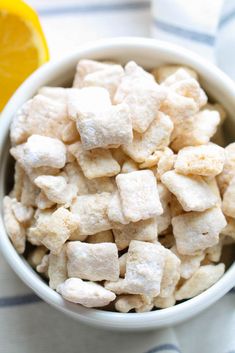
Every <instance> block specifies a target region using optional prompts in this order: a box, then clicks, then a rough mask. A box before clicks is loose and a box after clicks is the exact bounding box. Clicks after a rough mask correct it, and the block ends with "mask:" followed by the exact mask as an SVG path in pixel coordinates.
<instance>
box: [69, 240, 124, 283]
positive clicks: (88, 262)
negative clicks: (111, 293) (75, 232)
mask: <svg viewBox="0 0 235 353" xmlns="http://www.w3.org/2000/svg"><path fill="white" fill-rule="evenodd" d="M67 256H68V276H69V277H78V278H81V279H87V280H90V281H103V280H109V281H117V280H118V278H119V262H118V251H117V247H116V245H115V244H113V243H100V244H87V243H83V242H80V241H73V242H68V244H67Z"/></svg>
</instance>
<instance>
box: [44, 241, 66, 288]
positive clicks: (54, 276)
mask: <svg viewBox="0 0 235 353" xmlns="http://www.w3.org/2000/svg"><path fill="white" fill-rule="evenodd" d="M48 277H49V286H50V287H51V288H52V289H56V288H57V286H58V285H59V284H61V283H63V282H64V281H65V280H66V279H67V278H68V275H67V256H66V245H63V247H62V249H61V251H60V253H59V254H58V255H54V254H51V253H50V254H49V258H48Z"/></svg>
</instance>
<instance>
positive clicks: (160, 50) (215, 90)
mask: <svg viewBox="0 0 235 353" xmlns="http://www.w3.org/2000/svg"><path fill="white" fill-rule="evenodd" d="M81 58H90V59H97V60H102V59H111V60H115V61H119V62H121V63H125V62H127V61H128V60H135V61H136V62H137V63H138V64H140V65H142V66H144V67H145V68H146V69H150V68H153V67H156V66H158V65H162V64H166V63H177V64H186V65H189V66H191V67H192V68H193V69H195V70H196V71H197V72H198V73H199V75H200V79H201V83H202V85H203V87H204V88H205V90H206V91H207V93H208V94H209V96H210V97H211V98H213V99H215V100H216V101H218V102H221V103H222V104H223V105H224V107H225V108H226V110H227V111H228V113H229V114H230V118H229V121H228V124H227V127H228V128H227V132H228V133H227V136H228V138H230V139H231V138H232V137H235V116H233V115H232V114H233V113H234V112H235V85H234V83H233V82H232V81H231V80H230V79H229V78H228V77H227V76H226V75H225V74H224V73H222V72H221V71H220V70H219V69H218V68H216V67H215V66H213V65H212V64H210V63H208V62H207V61H205V60H203V59H202V58H201V57H199V56H197V55H196V54H194V53H192V52H190V51H187V50H185V49H184V48H181V47H178V46H175V45H171V44H169V43H165V42H160V41H156V40H152V39H144V38H118V39H110V40H105V41H104V40H103V41H99V42H96V43H95V44H91V45H89V46H85V47H82V48H80V49H78V50H77V51H76V52H75V53H72V54H69V55H67V56H66V57H65V58H63V59H62V60H60V61H57V62H50V63H48V64H46V65H44V66H43V67H42V68H40V69H39V70H37V71H36V72H35V73H34V74H33V75H31V76H30V77H29V78H28V79H27V80H26V82H25V83H24V84H23V85H22V86H21V87H20V88H19V89H18V90H17V92H16V93H15V94H14V96H13V97H12V99H11V100H10V101H9V103H8V104H7V106H6V108H5V109H4V111H3V112H2V115H1V119H0V167H1V168H0V207H1V218H0V234H1V236H0V248H1V251H2V253H3V255H4V256H5V258H6V260H7V261H8V263H9V264H10V266H11V267H12V269H13V270H14V271H15V272H16V273H17V274H18V276H19V277H20V278H21V279H22V280H23V281H24V282H25V283H26V284H27V285H28V286H29V287H30V288H31V289H32V290H33V291H34V292H35V293H36V294H37V295H38V296H39V297H41V298H42V299H43V300H45V301H46V302H47V303H49V304H51V305H52V306H54V307H56V308H57V309H59V310H60V311H62V312H64V313H65V314H67V315H69V316H71V317H73V318H75V319H77V320H80V321H83V322H85V323H88V324H92V325H94V326H97V327H103V328H107V329H116V330H125V331H126V330H135V331H137V330H149V329H154V328H161V327H164V326H167V325H173V324H176V323H179V322H181V321H184V320H187V319H189V318H191V317H193V316H194V315H196V314H197V313H199V312H201V311H202V310H204V309H205V308H207V307H209V306H210V305H211V304H213V303H214V302H215V301H216V300H218V299H219V298H220V297H222V296H223V295H224V294H225V293H226V292H228V291H229V290H230V289H231V288H232V287H233V285H234V284H235V264H233V265H232V266H231V267H230V268H229V269H228V270H227V271H226V273H225V274H224V276H223V277H222V278H221V279H220V280H219V281H218V282H217V283H216V284H215V285H213V286H212V287H211V288H209V289H208V290H207V291H205V292H204V293H202V294H200V295H198V296H197V297H195V298H193V299H190V300H188V301H185V302H183V303H181V304H178V305H176V306H174V307H172V308H167V309H163V310H157V311H152V312H148V313H140V314H136V313H128V314H122V313H115V312H106V311H102V310H96V309H87V308H84V307H82V306H80V305H76V304H72V303H69V302H66V301H64V300H63V299H62V297H61V296H60V295H59V294H58V293H56V292H55V291H53V290H52V289H50V288H49V286H48V285H47V284H46V283H45V282H43V280H42V279H41V278H40V277H39V276H38V275H37V274H36V273H35V272H34V271H33V270H32V268H31V267H30V266H29V264H28V263H27V262H26V261H25V259H24V258H23V257H22V256H19V255H18V254H17V253H16V251H15V249H14V248H13V246H12V244H11V242H10V241H9V239H8V236H7V234H6V231H5V228H4V224H3V220H2V198H3V196H4V194H5V188H6V183H7V176H8V170H9V168H8V167H7V161H8V158H9V152H8V151H9V140H8V132H9V125H10V122H11V120H12V117H13V115H14V113H15V111H16V110H17V109H18V108H19V107H20V106H21V105H22V104H23V103H24V102H25V101H26V100H27V99H29V98H30V97H32V96H33V95H34V94H35V93H36V92H37V90H38V88H39V87H41V86H44V85H55V86H63V85H66V84H68V83H71V79H72V77H73V75H74V73H75V66H76V63H77V61H78V60H79V59H81Z"/></svg>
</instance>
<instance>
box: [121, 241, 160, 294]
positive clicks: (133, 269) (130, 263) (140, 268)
mask: <svg viewBox="0 0 235 353" xmlns="http://www.w3.org/2000/svg"><path fill="white" fill-rule="evenodd" d="M164 265H165V252H164V248H163V247H162V246H161V245H160V244H151V243H146V242H142V241H138V240H132V241H131V243H130V245H129V250H128V256H127V263H126V275H125V279H124V281H125V288H126V291H127V293H130V294H143V295H150V296H157V295H158V294H159V293H160V290H161V280H162V276H163V271H164Z"/></svg>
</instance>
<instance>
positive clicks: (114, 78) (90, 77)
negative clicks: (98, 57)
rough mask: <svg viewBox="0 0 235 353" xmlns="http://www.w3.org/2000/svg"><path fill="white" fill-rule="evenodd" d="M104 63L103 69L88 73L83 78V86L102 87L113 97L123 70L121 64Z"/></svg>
mask: <svg viewBox="0 0 235 353" xmlns="http://www.w3.org/2000/svg"><path fill="white" fill-rule="evenodd" d="M104 65H105V67H104V68H103V69H101V70H97V71H95V72H91V73H88V74H87V75H86V76H85V77H84V79H83V86H96V87H97V86H98V87H103V88H105V89H107V91H108V92H109V94H110V97H111V98H113V96H114V95H115V93H116V90H117V88H118V86H119V84H120V82H121V78H122V76H123V73H124V70H123V68H122V66H121V65H115V64H112V65H110V64H104Z"/></svg>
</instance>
